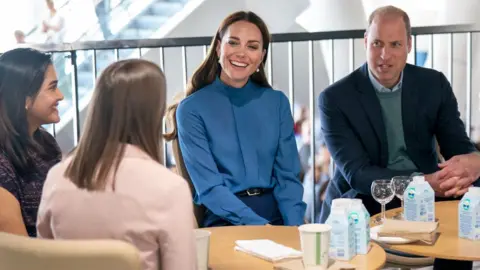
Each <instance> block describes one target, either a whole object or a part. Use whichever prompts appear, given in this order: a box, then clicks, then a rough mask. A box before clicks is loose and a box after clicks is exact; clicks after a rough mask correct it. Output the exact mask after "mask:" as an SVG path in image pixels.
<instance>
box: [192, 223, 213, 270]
mask: <svg viewBox="0 0 480 270" xmlns="http://www.w3.org/2000/svg"><path fill="white" fill-rule="evenodd" d="M210 235H211V232H210V231H206V230H201V229H195V237H196V240H197V269H198V270H208V255H209V252H208V251H209V249H210Z"/></svg>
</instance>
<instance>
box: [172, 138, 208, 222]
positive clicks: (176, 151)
mask: <svg viewBox="0 0 480 270" xmlns="http://www.w3.org/2000/svg"><path fill="white" fill-rule="evenodd" d="M172 149H173V156H174V158H175V162H176V168H177V173H178V174H179V175H180V176H181V177H183V178H184V179H185V180H186V181H187V183H188V186H189V187H190V191H191V193H192V202H193V198H194V197H195V194H196V191H195V186H194V185H193V183H192V180H191V179H190V175H189V174H188V171H187V168H186V167H185V162H184V161H183V157H182V151H181V150H180V145H179V142H178V138H175V139H174V140H173V141H172ZM205 210H206V208H205V206H203V205H197V204H195V203H193V213H194V215H195V219H196V221H197V224H196V225H197V227H201V226H202V224H203V217H204V214H205Z"/></svg>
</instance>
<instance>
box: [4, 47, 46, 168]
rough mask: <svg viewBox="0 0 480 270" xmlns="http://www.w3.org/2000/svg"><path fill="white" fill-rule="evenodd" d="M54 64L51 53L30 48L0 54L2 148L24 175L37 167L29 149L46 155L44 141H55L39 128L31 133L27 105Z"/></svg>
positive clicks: (34, 96) (33, 98)
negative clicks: (46, 136)
mask: <svg viewBox="0 0 480 270" xmlns="http://www.w3.org/2000/svg"><path fill="white" fill-rule="evenodd" d="M50 65H52V60H51V57H50V55H48V54H45V53H42V52H39V51H37V50H33V49H28V48H18V49H13V50H10V51H7V52H5V53H3V54H2V55H1V56H0V151H2V152H3V153H4V154H5V155H6V157H7V158H8V160H9V161H10V162H11V163H12V164H13V166H14V168H15V170H16V172H17V173H18V174H20V175H22V174H23V173H24V172H27V171H31V170H32V169H33V168H35V166H34V164H33V163H32V160H30V158H29V156H30V155H29V154H28V151H29V150H30V151H35V152H37V153H38V154H40V155H46V153H45V151H44V150H43V149H44V147H45V146H47V145H44V143H48V141H51V140H46V139H45V138H43V135H42V133H41V132H39V131H37V132H35V134H34V135H33V136H30V134H29V126H28V121H27V111H26V108H25V105H26V100H27V97H30V98H31V99H32V100H35V98H36V97H37V94H38V92H39V90H40V88H41V86H42V84H43V81H44V80H45V73H46V71H47V68H48V67H49V66H50ZM50 144H51V143H50Z"/></svg>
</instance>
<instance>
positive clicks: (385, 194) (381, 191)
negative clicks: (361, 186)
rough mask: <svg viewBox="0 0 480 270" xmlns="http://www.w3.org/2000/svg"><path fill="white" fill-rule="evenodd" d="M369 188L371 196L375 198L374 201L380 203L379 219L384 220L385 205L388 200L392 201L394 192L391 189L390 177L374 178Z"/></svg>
mask: <svg viewBox="0 0 480 270" xmlns="http://www.w3.org/2000/svg"><path fill="white" fill-rule="evenodd" d="M371 190H372V196H373V198H374V199H375V201H377V202H378V203H380V204H381V205H382V214H381V220H384V219H386V216H385V205H386V204H387V203H389V202H390V201H392V200H393V197H395V192H394V191H393V187H392V180H390V179H388V180H387V179H381V180H375V181H373V183H372V187H371Z"/></svg>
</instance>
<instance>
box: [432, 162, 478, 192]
mask: <svg viewBox="0 0 480 270" xmlns="http://www.w3.org/2000/svg"><path fill="white" fill-rule="evenodd" d="M439 167H440V169H441V170H440V171H438V172H436V173H435V174H434V178H435V179H436V180H434V182H437V183H438V184H439V188H440V190H439V191H443V192H445V193H444V194H445V196H447V197H449V196H461V195H463V194H465V193H466V192H467V191H468V187H469V186H471V185H472V183H473V182H475V181H476V180H477V179H478V178H480V154H479V153H470V154H465V155H458V156H454V157H452V158H451V159H449V160H448V161H445V162H443V163H441V164H439ZM434 189H435V188H434Z"/></svg>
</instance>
